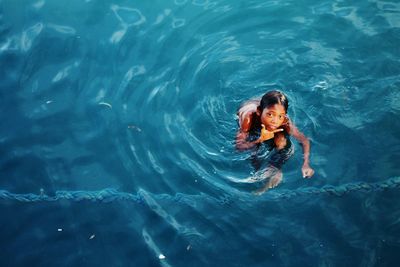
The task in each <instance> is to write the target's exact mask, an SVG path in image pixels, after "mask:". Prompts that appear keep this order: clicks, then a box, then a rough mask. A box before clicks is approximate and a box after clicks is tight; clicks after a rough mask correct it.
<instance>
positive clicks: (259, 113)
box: [256, 106, 262, 116]
mask: <svg viewBox="0 0 400 267" xmlns="http://www.w3.org/2000/svg"><path fill="white" fill-rule="evenodd" d="M261 113H262V112H261V107H260V106H257V110H256V114H257V115H258V116H261Z"/></svg>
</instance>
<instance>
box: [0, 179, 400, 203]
mask: <svg viewBox="0 0 400 267" xmlns="http://www.w3.org/2000/svg"><path fill="white" fill-rule="evenodd" d="M398 187H400V177H393V178H390V179H387V180H385V181H382V182H377V183H366V182H356V183H348V184H345V185H342V186H331V185H327V186H324V187H322V188H316V187H308V188H300V189H297V190H276V189H275V190H271V191H268V192H266V193H265V194H264V195H263V196H262V198H263V199H271V200H277V199H288V198H293V197H296V196H306V195H315V194H326V195H332V196H338V197H340V196H343V195H345V194H348V193H350V192H355V191H357V192H372V191H383V190H387V189H394V188H398ZM149 196H151V198H153V199H157V200H162V199H167V200H172V201H176V202H183V203H186V204H188V205H191V206H195V205H196V200H197V199H204V198H207V199H209V200H214V201H217V202H219V203H220V204H228V203H230V202H231V201H233V200H235V199H237V197H236V196H234V195H230V194H225V195H223V196H221V197H219V198H214V197H211V196H207V195H205V194H201V195H186V194H182V193H177V194H176V195H168V194H150V193H148V192H146V191H144V190H142V189H141V190H139V191H138V192H137V194H132V193H126V192H120V191H118V190H116V189H104V190H100V191H56V192H55V194H54V195H53V196H49V195H46V194H45V193H44V191H43V190H41V193H40V194H33V193H29V194H15V193H11V192H9V191H7V190H0V200H12V201H18V202H54V201H59V200H69V201H76V202H79V201H92V202H105V203H107V202H115V201H133V202H136V203H139V204H141V203H148V200H147V199H148V197H149ZM254 198H256V197H254Z"/></svg>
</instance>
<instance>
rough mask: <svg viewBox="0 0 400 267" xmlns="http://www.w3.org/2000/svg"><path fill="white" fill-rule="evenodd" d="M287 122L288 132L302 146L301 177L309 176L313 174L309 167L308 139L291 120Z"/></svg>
mask: <svg viewBox="0 0 400 267" xmlns="http://www.w3.org/2000/svg"><path fill="white" fill-rule="evenodd" d="M289 124H290V134H291V135H292V136H293V137H294V138H296V139H297V141H299V143H301V145H302V147H303V155H304V162H303V166H302V168H301V172H302V174H303V178H310V177H311V176H313V174H314V170H313V169H312V168H311V167H310V141H309V140H308V138H307V137H306V136H305V135H304V134H303V133H302V132H300V131H299V129H297V127H296V126H295V125H294V124H293V123H292V122H291V121H289Z"/></svg>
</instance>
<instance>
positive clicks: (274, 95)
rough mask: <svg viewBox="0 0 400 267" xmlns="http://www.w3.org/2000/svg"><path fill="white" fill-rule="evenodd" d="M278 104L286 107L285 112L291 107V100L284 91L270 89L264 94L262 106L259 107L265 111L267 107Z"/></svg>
mask: <svg viewBox="0 0 400 267" xmlns="http://www.w3.org/2000/svg"><path fill="white" fill-rule="evenodd" d="M276 104H280V105H282V106H283V107H284V108H285V112H287V110H288V107H289V100H288V99H287V97H286V96H285V95H284V94H283V93H282V92H279V91H269V92H267V93H265V95H263V96H262V98H261V101H260V106H259V107H258V108H259V109H260V111H263V110H264V109H265V108H268V107H270V106H273V105H276Z"/></svg>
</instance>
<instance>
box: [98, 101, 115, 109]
mask: <svg viewBox="0 0 400 267" xmlns="http://www.w3.org/2000/svg"><path fill="white" fill-rule="evenodd" d="M99 105H102V106H106V107H109V108H112V106H111V104H109V103H107V102H100V103H99Z"/></svg>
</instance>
